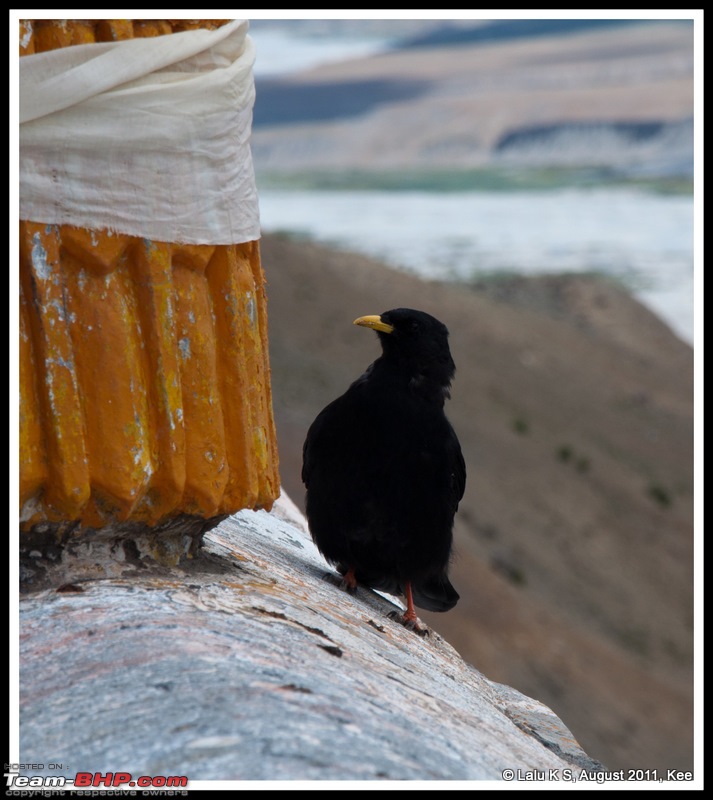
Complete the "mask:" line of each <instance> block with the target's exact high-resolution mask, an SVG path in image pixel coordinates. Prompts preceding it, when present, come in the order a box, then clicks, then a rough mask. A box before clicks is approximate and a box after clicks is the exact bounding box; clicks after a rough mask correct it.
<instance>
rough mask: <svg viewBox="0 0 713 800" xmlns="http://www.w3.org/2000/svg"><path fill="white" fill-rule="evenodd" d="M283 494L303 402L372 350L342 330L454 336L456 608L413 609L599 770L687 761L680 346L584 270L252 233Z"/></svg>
mask: <svg viewBox="0 0 713 800" xmlns="http://www.w3.org/2000/svg"><path fill="white" fill-rule="evenodd" d="M262 257H263V263H264V267H265V270H266V274H267V276H268V298H269V318H270V348H271V362H272V370H273V393H274V406H275V413H276V418H277V425H278V437H279V446H280V457H281V476H282V482H283V486H284V488H285V489H286V491H287V492H288V493H289V494H290V496H291V497H292V498H293V499H294V500H295V501H296V502H297V503H298V505H301V503H302V495H303V490H302V486H301V483H300V478H299V474H300V464H301V447H302V442H303V440H304V436H305V434H306V431H307V428H308V426H309V424H310V423H311V421H312V419H313V418H314V417H315V415H316V414H317V413H318V411H319V410H320V409H321V408H322V407H323V406H324V405H325V404H326V403H327V402H329V401H330V400H332V399H333V398H334V397H336V396H337V394H339V393H341V392H342V391H344V390H345V389H346V387H347V386H348V385H349V383H350V382H351V381H352V380H353V379H354V378H356V377H357V376H358V375H359V374H360V373H361V372H362V371H363V369H364V368H365V367H366V366H367V365H368V364H369V363H370V362H371V361H372V360H373V359H374V358H375V357H376V356H377V354H378V352H379V348H378V342H377V340H376V337H374V336H372V335H371V334H370V333H369V332H367V331H364V330H361V329H359V328H355V327H354V326H353V325H352V320H354V319H355V318H356V317H358V316H361V315H364V314H375V313H380V312H382V311H385V310H387V309H389V308H393V307H397V306H411V307H415V308H422V309H423V310H426V311H428V312H430V313H432V314H433V315H435V316H436V317H438V318H439V319H441V320H443V321H444V322H445V323H446V324H447V325H448V327H449V329H450V332H451V349H452V352H453V355H454V359H455V361H456V365H457V369H458V371H457V374H456V380H455V384H454V387H453V399H452V400H451V401H450V403H449V405H448V407H447V412H448V414H449V417H450V418H451V420H452V422H453V424H454V427H455V428H456V430H457V432H458V434H459V437H460V439H461V442H462V445H463V449H464V453H465V457H466V461H467V465H468V486H467V490H466V495H465V498H464V500H463V503H462V505H461V509H460V511H459V514H458V518H457V555H456V558H455V560H454V564H453V581H454V584H455V585H456V588H457V589H458V591H459V592H460V594H461V597H462V600H461V602H460V603H459V605H458V606H457V607H456V609H454V610H453V611H451V612H449V613H447V614H442V615H433V614H432V615H424V619H426V621H427V622H428V623H429V624H430V625H432V626H434V627H435V628H436V629H437V630H438V632H439V633H440V634H442V635H443V636H444V637H445V638H446V639H447V640H448V641H449V642H451V644H453V645H454V646H455V647H456V649H457V650H458V651H459V652H460V653H461V654H462V655H463V656H464V657H465V658H466V659H467V660H468V661H470V662H471V663H473V664H474V665H475V666H476V667H477V668H478V669H480V670H482V671H483V672H484V673H485V674H486V675H487V676H488V677H489V678H491V679H493V680H496V681H502V682H505V683H508V684H509V685H512V686H515V687H517V688H518V689H520V690H521V691H523V692H525V693H527V694H529V695H530V696H532V697H535V698H537V699H539V700H541V701H543V702H545V703H547V704H548V705H550V706H551V707H552V708H553V709H554V710H555V711H556V712H557V713H558V714H559V715H560V716H561V718H562V719H563V720H564V722H565V723H566V724H567V725H568V726H569V727H570V728H571V729H572V731H573V733H574V735H575V736H576V737H577V738H578V740H579V741H580V742H581V743H582V745H583V746H584V748H585V749H586V750H587V751H588V752H589V754H590V755H591V756H593V757H594V758H597V759H599V760H601V761H602V762H603V763H604V764H606V765H607V766H608V767H609V768H614V769H615V768H621V767H636V768H659V769H663V768H672V767H676V768H680V769H690V768H691V767H692V727H691V726H692V680H691V678H692V650H693V644H692V624H693V612H692V534H693V531H692V527H693V524H692V494H693V465H692V444H693V442H692V437H693V422H692V369H693V365H692V350H691V348H690V347H689V346H688V345H686V344H684V343H683V342H681V341H680V340H679V339H677V338H676V337H675V336H674V335H673V334H672V333H671V332H670V331H669V329H668V328H666V326H665V325H663V324H662V323H661V322H660V321H659V320H658V319H657V318H656V317H654V316H653V315H652V314H650V313H649V312H648V311H647V310H646V309H644V308H643V307H641V306H640V305H638V304H637V303H636V302H634V301H633V300H632V299H631V298H629V297H628V296H627V295H626V294H624V293H623V292H622V291H621V290H620V289H619V288H617V287H615V286H613V285H610V284H607V283H602V282H599V281H595V280H592V279H589V278H548V279H535V280H531V281H526V280H516V281H511V282H509V283H499V284H493V285H491V286H490V287H488V288H483V289H481V290H480V291H473V290H471V289H465V288H462V287H454V286H441V285H433V284H426V283H423V282H421V281H419V280H418V279H416V278H413V277H411V276H408V275H404V274H400V273H395V272H393V271H390V270H388V269H387V268H385V267H383V266H382V265H380V264H377V263H374V262H371V261H369V260H368V259H366V258H363V257H361V256H356V255H353V254H349V253H342V252H336V251H331V250H328V249H326V248H323V247H320V246H317V245H314V244H310V243H304V242H302V243H296V242H293V241H290V240H289V239H286V238H281V237H277V236H266V237H265V238H264V239H263V242H262Z"/></svg>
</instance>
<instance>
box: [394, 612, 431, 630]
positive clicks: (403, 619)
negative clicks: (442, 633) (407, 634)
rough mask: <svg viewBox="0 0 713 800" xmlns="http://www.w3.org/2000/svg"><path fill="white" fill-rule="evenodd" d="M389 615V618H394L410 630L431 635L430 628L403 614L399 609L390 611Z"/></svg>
mask: <svg viewBox="0 0 713 800" xmlns="http://www.w3.org/2000/svg"><path fill="white" fill-rule="evenodd" d="M387 616H388V617H389V619H393V620H395V621H396V622H398V623H400V624H401V625H403V626H404V628H406V629H407V630H409V631H413V632H414V633H416V634H418V635H419V636H430V635H431V632H430V631H429V630H428V628H425V627H424V628H422V627H421V626H420V625H419V624H418V620H415V619H410V618H408V617H407V616H406V615H405V614H401V613H399V612H398V611H390V612H389V613H388V614H387Z"/></svg>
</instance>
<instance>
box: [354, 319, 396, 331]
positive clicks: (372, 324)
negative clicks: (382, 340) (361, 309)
mask: <svg viewBox="0 0 713 800" xmlns="http://www.w3.org/2000/svg"><path fill="white" fill-rule="evenodd" d="M354 324H355V325H361V326H362V327H363V328H373V329H374V330H375V331H381V332H382V333H393V331H394V326H393V325H389V323H388V322H382V321H381V317H377V316H371V317H359V319H355V320H354Z"/></svg>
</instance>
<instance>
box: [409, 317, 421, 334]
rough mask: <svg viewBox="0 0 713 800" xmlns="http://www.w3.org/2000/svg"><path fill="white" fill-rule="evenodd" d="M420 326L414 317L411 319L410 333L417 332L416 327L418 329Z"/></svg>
mask: <svg viewBox="0 0 713 800" xmlns="http://www.w3.org/2000/svg"><path fill="white" fill-rule="evenodd" d="M420 327H421V326H420V325H419V323H418V322H417V321H416V320H415V319H414V320H412V322H411V324H410V328H411V333H417V332H418V329H419V328H420Z"/></svg>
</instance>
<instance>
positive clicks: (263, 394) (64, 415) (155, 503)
mask: <svg viewBox="0 0 713 800" xmlns="http://www.w3.org/2000/svg"><path fill="white" fill-rule="evenodd" d="M222 22H223V21H220V20H208V21H206V20H193V21H190V20H180V21H171V20H148V21H135V22H133V21H131V20H100V21H97V20H50V21H34V22H33V21H23V22H22V23H21V36H20V40H21V54H23V55H24V54H29V53H36V52H41V51H44V50H49V49H54V48H57V47H66V46H69V45H74V44H81V43H87V42H95V41H109V40H116V39H123V38H132V37H138V36H154V35H160V34H165V33H171V32H174V31H177V30H185V29H188V28H195V27H216V26H218V25H220V24H222ZM20 240H21V241H20V317H19V323H20V394H21V413H20V487H19V488H20V527H21V532H22V533H21V536H29V537H30V538H32V537H31V534H32V532H36V531H38V530H39V531H47V530H51V531H53V532H54V533H55V534H56V535H57V536H58V537H59V538H60V539H61V538H62V537H63V535H64V534H65V532H67V531H70V530H71V531H72V535H73V536H76V535H77V531H80V532H81V531H82V530H83V529H86V528H92V529H100V528H105V527H106V526H111V529H112V530H119V529H120V528H121V525H129V526H131V525H136V524H137V523H139V524H143V525H144V526H157V525H160V526H161V530H165V529H168V528H170V523H171V521H172V520H183V521H185V519H186V518H195V519H196V520H197V521H198V522H201V521H203V520H211V519H214V518H216V517H221V516H223V515H226V514H230V513H233V512H235V511H238V510H240V509H243V508H251V509H254V508H266V509H269V508H270V507H271V505H272V503H273V501H274V500H275V499H276V498H277V496H278V495H279V475H278V455H277V443H276V438H275V427H274V422H273V417H272V402H271V394H270V369H269V361H268V344H267V309H266V295H265V288H264V284H265V280H264V276H263V272H262V268H261V265H260V252H259V245H258V242H257V241H253V242H247V243H245V244H237V245H180V244H173V243H170V242H157V241H151V240H147V239H143V238H140V237H135V236H126V235H120V234H116V233H112V232H110V231H105V230H103V231H99V230H89V229H85V228H78V227H72V226H69V225H47V224H44V223H40V222H36V221H32V220H23V221H22V222H21V231H20Z"/></svg>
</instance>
